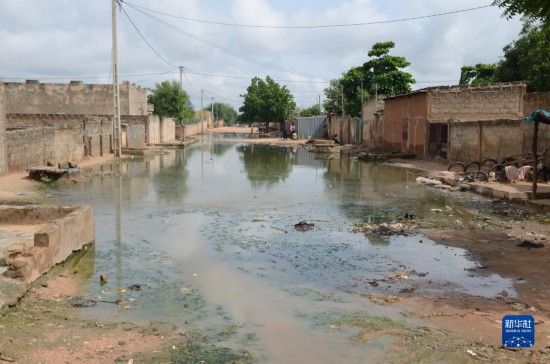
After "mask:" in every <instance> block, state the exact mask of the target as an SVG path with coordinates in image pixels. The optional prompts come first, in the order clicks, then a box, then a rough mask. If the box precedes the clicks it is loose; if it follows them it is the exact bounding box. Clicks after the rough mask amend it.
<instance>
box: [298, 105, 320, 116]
mask: <svg viewBox="0 0 550 364" xmlns="http://www.w3.org/2000/svg"><path fill="white" fill-rule="evenodd" d="M319 115H321V108H320V107H319V104H315V105H313V106H310V107H308V108H305V109H303V110H302V111H300V116H302V117H305V118H307V117H310V116H319Z"/></svg>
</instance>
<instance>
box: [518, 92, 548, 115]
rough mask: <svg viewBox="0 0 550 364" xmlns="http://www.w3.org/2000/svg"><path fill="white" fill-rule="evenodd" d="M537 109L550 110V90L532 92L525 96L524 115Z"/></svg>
mask: <svg viewBox="0 0 550 364" xmlns="http://www.w3.org/2000/svg"><path fill="white" fill-rule="evenodd" d="M536 109H544V110H550V92H531V93H528V94H525V95H524V97H523V115H531V114H532V113H533V111H535V110H536Z"/></svg>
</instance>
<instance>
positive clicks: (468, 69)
mask: <svg viewBox="0 0 550 364" xmlns="http://www.w3.org/2000/svg"><path fill="white" fill-rule="evenodd" d="M496 71H497V66H496V64H485V63H478V64H476V65H475V66H462V68H461V69H460V82H459V83H460V84H461V85H472V84H473V85H475V84H480V83H492V82H495V81H496V75H495V74H496Z"/></svg>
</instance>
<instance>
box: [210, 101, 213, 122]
mask: <svg viewBox="0 0 550 364" xmlns="http://www.w3.org/2000/svg"><path fill="white" fill-rule="evenodd" d="M210 108H211V109H212V110H211V111H210V121H211V122H212V127H214V96H212V105H210Z"/></svg>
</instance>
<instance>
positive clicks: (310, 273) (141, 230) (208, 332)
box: [50, 140, 514, 363]
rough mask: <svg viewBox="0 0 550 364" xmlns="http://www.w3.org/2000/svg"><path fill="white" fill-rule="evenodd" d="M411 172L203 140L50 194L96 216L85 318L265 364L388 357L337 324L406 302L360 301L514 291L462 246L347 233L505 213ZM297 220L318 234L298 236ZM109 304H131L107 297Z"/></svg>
mask: <svg viewBox="0 0 550 364" xmlns="http://www.w3.org/2000/svg"><path fill="white" fill-rule="evenodd" d="M119 170H120V173H118V171H119ZM415 178H416V175H415V174H414V173H413V172H411V171H408V170H403V169H399V168H393V167H388V166H383V165H368V164H361V163H358V162H356V161H354V160H352V159H340V160H319V159H316V158H315V155H313V154H311V153H309V152H308V151H306V150H303V149H297V148H287V147H276V146H266V145H246V144H233V143H218V142H216V140H209V141H207V142H204V143H203V144H200V145H194V146H191V147H189V148H188V149H186V150H184V151H182V150H168V151H164V152H159V153H158V154H157V155H155V156H153V157H148V158H145V159H143V158H134V159H132V160H128V161H124V162H123V163H122V164H121V165H107V166H101V167H98V168H97V169H96V170H94V171H93V175H92V176H91V177H90V179H89V180H86V181H85V182H81V183H77V184H65V185H58V186H56V187H54V188H52V190H51V191H50V193H51V195H52V200H54V201H55V202H59V203H86V204H89V205H91V206H92V207H93V209H94V214H95V220H96V230H97V231H96V258H95V273H94V278H93V280H92V281H90V282H89V286H88V287H87V290H88V296H89V298H93V299H99V300H102V301H106V302H101V303H100V304H98V306H96V307H91V308H87V309H85V310H83V315H84V316H85V317H93V318H100V319H105V320H136V321H163V322H170V323H173V324H174V325H175V326H176V327H179V328H182V329H184V330H188V331H189V332H190V333H191V334H193V335H200V336H203V337H204V336H206V337H208V338H209V339H208V340H209V342H211V343H213V344H218V345H223V346H229V347H233V348H245V349H247V350H249V351H250V352H251V353H252V354H253V355H254V357H255V358H257V359H258V361H260V362H274V363H279V362H305V363H313V362H316V363H321V362H362V361H363V360H364V358H366V357H368V358H370V359H371V360H374V361H375V360H376V358H380V357H381V356H382V355H383V354H384V353H385V352H386V351H387V350H388V348H389V347H390V346H391V344H392V343H394V342H395V341H396V340H398V338H397V337H392V336H390V335H386V336H381V337H378V338H375V339H373V340H371V341H368V342H366V343H361V344H356V343H355V344H354V343H352V342H351V341H350V339H349V338H350V337H351V336H353V335H354V334H356V331H357V329H356V328H355V329H354V328H350V327H348V326H345V325H339V324H338V322H337V321H336V322H334V321H331V319H330V317H333V316H334V315H344V316H345V315H346V314H350V315H356V314H361V315H366V316H368V317H369V318H377V317H387V318H390V319H391V320H394V321H395V322H401V321H403V320H410V319H407V318H404V317H403V316H402V315H401V313H402V311H403V310H404V308H400V307H397V306H385V305H379V304H374V303H372V302H371V301H370V300H369V299H368V298H365V297H366V295H375V296H381V295H390V296H392V295H403V296H406V295H409V294H423V295H429V294H434V295H440V294H445V293H446V292H449V291H451V292H465V293H470V294H475V295H485V296H490V297H492V296H494V295H496V294H497V293H499V292H501V291H503V290H506V291H508V293H509V294H510V295H513V294H514V289H513V288H512V283H513V282H512V281H510V280H507V279H503V278H501V277H499V276H496V275H492V274H491V275H484V276H480V275H479V274H478V273H473V272H472V271H471V270H470V269H471V268H474V267H476V264H477V263H476V262H474V261H472V260H470V259H469V257H468V254H467V253H466V252H465V251H464V250H461V249H456V248H450V247H445V246H441V245H437V244H435V243H434V242H433V241H431V240H429V239H427V238H426V237H423V236H407V237H404V236H394V237H385V238H374V237H370V238H368V237H366V236H364V235H363V234H360V233H353V232H352V229H353V224H354V223H359V222H393V221H397V220H399V219H401V218H402V217H403V215H404V214H405V213H410V214H414V215H416V216H417V218H418V220H420V221H423V222H424V223H426V224H429V225H430V226H450V225H452V224H455V223H456V221H457V220H460V223H461V224H462V226H465V227H477V226H481V225H482V224H486V223H488V222H487V221H490V222H495V221H498V220H499V219H500V218H501V216H500V215H499V214H503V215H502V218H506V217H507V215H506V214H507V213H511V212H510V211H508V210H507V207H506V206H495V208H494V210H480V209H479V207H478V206H484V204H481V201H482V198H481V197H477V196H472V195H466V194H459V195H455V194H449V193H447V192H441V191H437V190H434V189H429V188H426V187H424V186H419V185H417V184H416V183H415ZM487 217H490V219H491V220H488V218H487ZM300 221H306V222H308V223H312V224H314V228H313V229H312V230H310V231H306V232H300V231H296V230H294V228H293V227H294V224H296V223H298V222H300ZM101 274H103V275H106V276H107V278H108V281H107V283H106V284H105V285H100V283H99V275H101ZM403 276H404V277H405V278H403ZM373 282H375V283H373ZM136 285H137V286H136ZM411 292H414V293H411ZM115 300H121V301H123V303H122V304H120V305H114V304H111V303H107V302H109V301H111V302H114V301H115ZM341 317H343V316H341ZM407 324H414V322H408V323H407Z"/></svg>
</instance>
